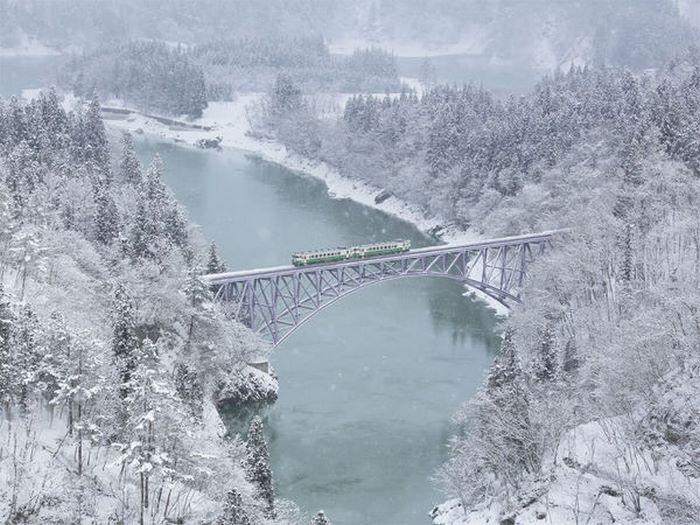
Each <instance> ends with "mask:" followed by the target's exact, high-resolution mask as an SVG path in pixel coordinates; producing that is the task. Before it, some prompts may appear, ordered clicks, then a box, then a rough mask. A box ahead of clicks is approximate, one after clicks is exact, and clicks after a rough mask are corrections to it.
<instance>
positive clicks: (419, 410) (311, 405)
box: [139, 139, 497, 525]
mask: <svg viewBox="0 0 700 525" xmlns="http://www.w3.org/2000/svg"><path fill="white" fill-rule="evenodd" d="M139 150H140V155H141V157H142V160H143V161H144V162H147V161H148V160H149V159H150V158H152V156H153V155H154V154H155V153H159V154H160V156H161V157H162V158H163V160H164V162H165V166H166V179H167V182H168V185H169V186H170V188H172V190H173V191H174V192H175V194H176V196H177V198H178V199H179V200H180V202H182V203H183V204H184V205H185V206H186V208H187V209H188V211H189V214H190V217H191V219H192V220H193V221H194V222H196V223H198V224H200V225H201V227H202V228H203V230H204V234H205V235H206V237H207V238H209V239H212V240H215V241H216V242H217V244H218V245H219V247H220V249H221V253H222V255H223V257H224V258H225V259H226V261H227V263H228V265H229V268H231V269H246V268H258V267H262V266H268V265H269V266H277V265H282V264H287V263H288V262H289V255H290V253H291V252H293V251H295V250H301V249H304V248H318V247H326V246H337V245H345V244H354V243H362V242H368V241H377V240H382V239H395V238H408V239H411V241H412V243H413V245H414V246H425V245H427V244H429V243H430V242H431V240H430V239H428V238H427V237H426V236H424V235H423V234H421V233H420V232H419V231H418V230H417V229H416V228H414V227H413V226H412V225H410V224H408V223H406V222H404V221H401V220H398V219H396V218H394V217H390V216H388V215H386V214H384V213H382V212H380V211H377V210H373V209H370V208H367V207H365V206H362V205H359V204H357V203H355V202H353V201H350V200H337V199H332V198H330V197H329V196H328V193H327V190H326V187H325V185H324V184H323V183H322V182H320V181H318V180H316V179H313V178H310V177H307V176H302V175H299V174H297V173H294V172H291V171H289V170H286V169H284V168H282V167H280V166H277V165H274V164H270V163H267V162H264V161H261V160H258V159H255V158H252V157H250V156H247V155H246V154H244V153H243V152H239V151H232V150H226V151H224V152H220V153H216V152H211V151H201V150H196V149H193V148H187V147H182V146H178V145H174V144H172V143H167V142H162V141H158V140H155V139H144V140H141V141H139ZM462 293H463V290H462V289H461V288H460V287H459V286H457V285H456V284H455V283H454V282H452V281H448V280H441V279H439V278H438V279H435V278H434V279H425V280H421V279H415V280H411V279H408V280H400V281H393V282H388V283H383V284H380V285H377V286H374V287H370V288H368V289H366V290H364V291H362V292H360V293H357V294H354V295H352V296H349V297H347V298H345V299H344V300H342V301H340V302H339V303H337V304H336V305H334V306H332V307H331V308H329V309H327V310H325V311H324V312H322V313H320V314H319V315H318V316H316V317H315V318H314V319H313V320H312V321H311V322H309V323H307V324H306V325H305V326H303V327H302V328H301V329H299V330H298V331H297V332H295V333H294V334H293V335H292V336H291V337H290V338H289V339H287V340H286V341H285V342H284V343H283V344H281V345H280V346H279V347H278V348H277V349H276V350H275V352H274V354H273V355H272V364H273V366H274V368H275V370H276V372H277V374H278V375H279V380H280V398H279V400H278V401H277V403H275V405H274V406H273V407H271V408H270V409H268V410H266V411H265V413H264V416H265V419H266V424H267V432H268V437H269V440H270V453H271V457H272V466H273V470H274V475H275V484H276V489H277V494H278V496H280V497H283V498H288V499H292V500H294V501H295V502H297V503H298V504H299V505H300V506H301V507H302V508H303V509H304V510H306V511H308V512H313V511H316V510H318V509H324V510H325V511H326V513H327V514H328V516H329V517H330V518H331V519H332V521H333V523H334V524H337V525H360V524H377V523H382V524H384V525H410V524H421V523H428V522H429V520H428V519H427V512H428V511H429V510H430V508H431V506H432V505H433V504H435V503H437V502H439V501H440V494H439V493H438V492H436V491H435V489H434V488H433V486H432V485H431V483H430V482H429V478H430V476H432V475H433V473H434V472H435V469H436V468H437V467H438V466H439V465H440V464H441V463H442V462H443V461H444V460H445V457H446V442H447V439H448V436H449V434H450V431H451V428H450V423H449V419H450V416H451V415H452V414H453V413H454V411H455V410H456V409H457V407H458V406H459V404H460V403H461V402H462V401H464V400H466V399H468V398H469V397H470V396H471V395H472V394H473V393H474V391H475V389H476V388H477V386H478V385H479V383H480V381H481V379H482V376H483V373H484V370H485V368H486V367H487V366H488V364H489V363H490V361H491V358H492V353H493V350H494V348H495V347H496V344H497V339H496V338H495V337H494V328H495V317H494V315H493V314H492V313H491V311H490V310H488V309H486V308H484V306H483V305H482V304H480V303H475V302H473V301H471V300H469V299H466V298H465V297H463V295H462Z"/></svg>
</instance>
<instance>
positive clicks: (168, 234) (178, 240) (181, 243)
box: [163, 199, 189, 250]
mask: <svg viewBox="0 0 700 525" xmlns="http://www.w3.org/2000/svg"><path fill="white" fill-rule="evenodd" d="M169 200H170V201H171V202H170V208H169V209H168V210H167V211H166V213H165V217H164V219H163V220H164V223H163V235H164V236H165V239H166V240H167V242H168V244H169V245H170V246H177V247H178V248H181V249H183V250H187V249H188V248H189V236H188V234H187V219H185V217H184V215H183V213H182V211H181V209H180V206H179V205H178V204H177V202H175V201H174V200H173V199H169Z"/></svg>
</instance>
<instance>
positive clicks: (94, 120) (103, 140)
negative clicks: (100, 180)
mask: <svg viewBox="0 0 700 525" xmlns="http://www.w3.org/2000/svg"><path fill="white" fill-rule="evenodd" d="M100 111H101V110H100V102H99V100H98V98H97V93H96V92H94V91H93V93H92V98H91V100H90V103H89V104H88V106H87V110H86V111H85V115H84V118H83V122H82V123H83V128H84V131H83V137H84V140H85V143H84V147H85V152H84V158H85V159H86V160H91V161H92V162H94V163H95V165H96V166H97V167H98V168H99V169H100V170H101V171H102V173H104V174H105V175H108V174H109V172H110V169H109V149H108V143H107V132H106V131H105V125H104V122H103V120H102V115H101V113H100Z"/></svg>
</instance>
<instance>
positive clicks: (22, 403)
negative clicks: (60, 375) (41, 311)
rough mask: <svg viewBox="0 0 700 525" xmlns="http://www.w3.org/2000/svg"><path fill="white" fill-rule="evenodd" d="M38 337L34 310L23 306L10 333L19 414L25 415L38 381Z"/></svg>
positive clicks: (37, 325) (13, 381)
mask: <svg viewBox="0 0 700 525" xmlns="http://www.w3.org/2000/svg"><path fill="white" fill-rule="evenodd" d="M39 336H40V331H39V320H38V319H37V316H36V313H35V312H34V309H33V308H32V307H31V306H29V305H28V304H25V305H24V306H23V307H22V308H21V309H20V311H19V313H18V315H17V318H16V320H15V325H14V329H13V331H12V346H13V355H12V369H14V374H13V375H14V377H13V378H11V380H10V384H14V389H15V399H16V402H17V405H18V406H19V410H20V413H22V414H27V413H28V412H29V409H30V404H31V402H32V401H33V397H34V394H35V393H36V392H35V391H34V387H35V386H36V381H37V379H38V377H37V376H38V374H37V372H38V364H39V359H40V354H39V346H38V339H39Z"/></svg>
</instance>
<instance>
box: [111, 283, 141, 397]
mask: <svg viewBox="0 0 700 525" xmlns="http://www.w3.org/2000/svg"><path fill="white" fill-rule="evenodd" d="M112 319H113V321H112V323H113V324H112V328H113V336H112V354H113V355H114V359H115V361H116V365H117V369H118V370H119V379H120V386H119V393H120V395H121V396H122V398H126V396H127V394H128V392H129V384H130V381H131V375H132V373H133V371H134V368H135V367H136V358H137V356H136V351H137V348H138V339H137V337H136V318H135V313H134V305H133V303H132V301H131V298H130V297H129V294H128V292H127V291H126V289H125V288H124V286H123V285H121V284H119V285H117V288H116V290H115V292H114V303H113V306H112Z"/></svg>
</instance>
